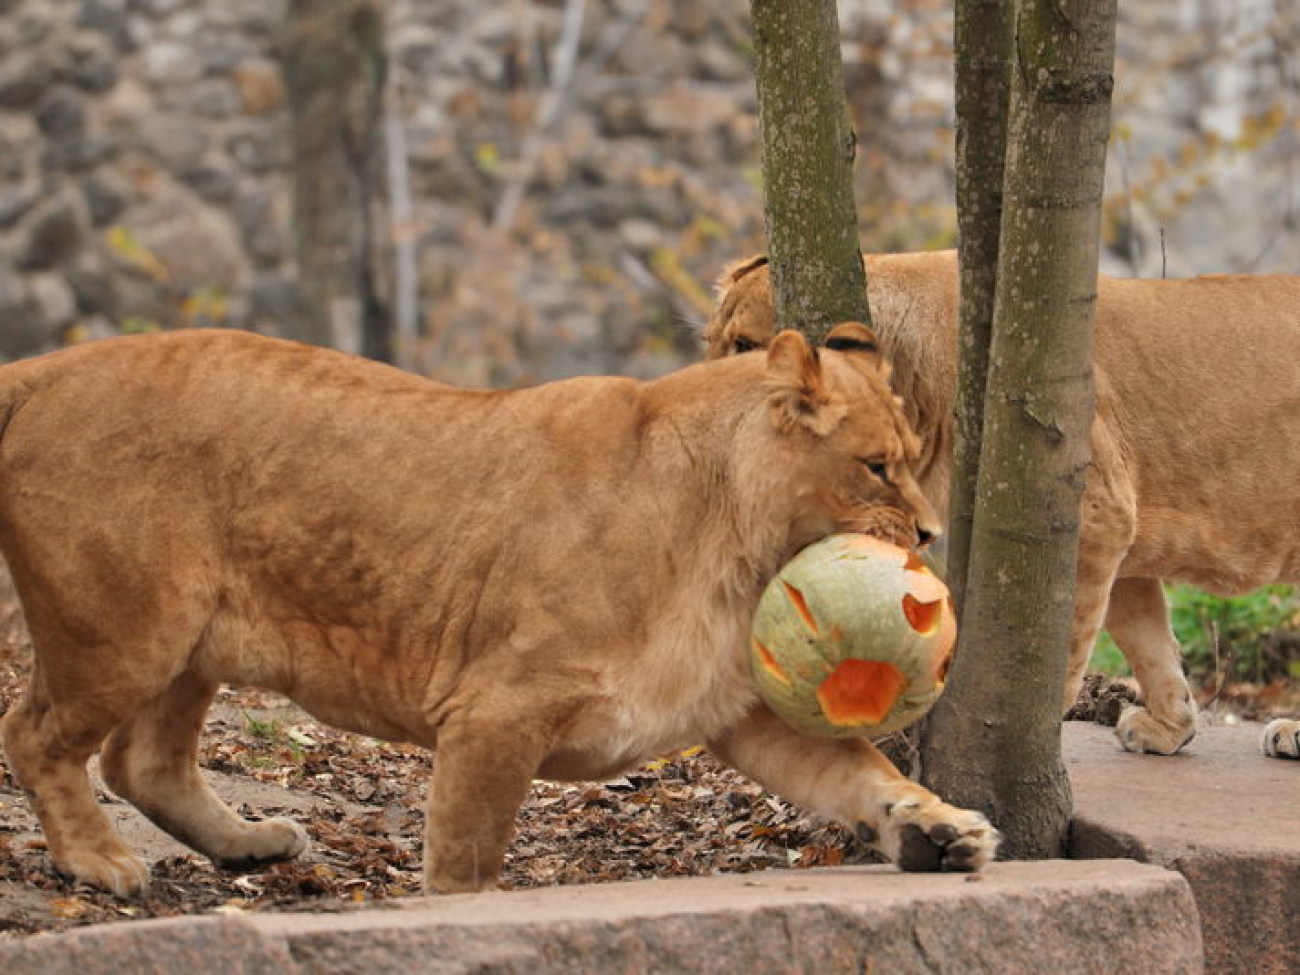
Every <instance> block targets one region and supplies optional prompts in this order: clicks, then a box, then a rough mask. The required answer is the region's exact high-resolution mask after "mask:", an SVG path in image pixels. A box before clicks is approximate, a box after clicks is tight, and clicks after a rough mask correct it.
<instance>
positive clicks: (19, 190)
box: [0, 187, 41, 230]
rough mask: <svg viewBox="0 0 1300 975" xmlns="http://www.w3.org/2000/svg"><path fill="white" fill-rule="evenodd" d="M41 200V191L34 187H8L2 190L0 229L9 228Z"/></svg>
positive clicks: (0, 196) (0, 194) (0, 193)
mask: <svg viewBox="0 0 1300 975" xmlns="http://www.w3.org/2000/svg"><path fill="white" fill-rule="evenodd" d="M40 201H41V191H40V190H39V189H34V188H32V187H16V188H15V187H6V188H5V189H4V190H0V230H8V229H9V228H10V227H12V226H13V225H14V224H16V223H17V222H18V221H19V220H21V219H22V218H23V217H24V216H26V215H27V214H28V213H29V212H30V211H31V209H32V207H34V206H36V204H37V203H39V202H40Z"/></svg>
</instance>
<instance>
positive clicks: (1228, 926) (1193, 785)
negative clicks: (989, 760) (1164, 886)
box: [1062, 722, 1300, 975]
mask: <svg viewBox="0 0 1300 975" xmlns="http://www.w3.org/2000/svg"><path fill="white" fill-rule="evenodd" d="M1261 733H1262V726H1261V725H1259V724H1256V723H1253V722H1246V723H1243V724H1239V725H1233V726H1220V727H1209V728H1203V729H1202V730H1200V731H1199V732H1198V733H1197V735H1196V737H1195V738H1194V739H1192V741H1191V743H1190V744H1189V745H1188V746H1187V747H1186V748H1185V749H1184V750H1183V751H1182V752H1181V753H1179V754H1178V755H1175V756H1172V757H1167V756H1161V755H1136V754H1132V753H1130V752H1124V751H1120V750H1119V746H1118V745H1117V744H1116V743H1115V739H1114V736H1113V735H1112V734H1111V733H1110V731H1109V729H1106V728H1101V727H1098V726H1097V725H1087V724H1079V723H1074V722H1072V723H1069V724H1067V725H1066V726H1065V737H1064V740H1063V748H1062V751H1063V754H1064V757H1065V763H1066V767H1067V769H1069V772H1070V783H1071V785H1072V787H1073V789H1074V815H1075V821H1074V826H1073V829H1072V831H1071V850H1070V855H1071V856H1072V857H1077V858H1086V857H1129V858H1132V859H1134V860H1138V861H1140V862H1143V863H1152V864H1158V865H1160V866H1164V867H1168V868H1169V869H1171V870H1177V871H1178V872H1179V873H1181V874H1182V875H1183V876H1184V877H1186V878H1187V880H1188V882H1189V883H1190V884H1191V887H1192V893H1193V894H1194V895H1195V897H1196V905H1197V908H1198V912H1199V915H1200V919H1201V934H1202V938H1203V940H1204V944H1205V970H1206V971H1207V972H1213V973H1214V975H1297V973H1300V924H1298V923H1297V921H1296V912H1297V906H1298V905H1300V762H1296V761H1285V760H1279V759H1276V758H1265V757H1264V756H1263V755H1262V754H1261V753H1260V750H1259V739H1260V735H1261ZM1136 970H1137V969H1135V971H1136Z"/></svg>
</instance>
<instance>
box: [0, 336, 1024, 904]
mask: <svg viewBox="0 0 1300 975" xmlns="http://www.w3.org/2000/svg"><path fill="white" fill-rule="evenodd" d="M829 344H830V348H828V349H823V350H821V351H820V354H818V353H815V352H814V351H813V350H812V349H810V348H809V347H808V346H807V344H806V343H805V342H804V340H803V338H802V337H800V336H799V335H798V334H796V333H793V332H791V333H788V334H784V335H778V336H776V337H775V338H774V339H773V341H772V344H771V349H770V351H768V352H767V353H766V355H764V356H746V357H743V358H734V359H728V360H726V361H722V362H713V363H705V364H701V365H697V366H693V367H690V368H687V369H683V370H681V371H679V372H676V373H673V374H671V375H668V376H666V377H665V378H663V379H660V380H658V381H655V382H648V383H642V382H636V381H633V380H630V379H617V378H586V379H574V380H570V381H566V382H557V383H552V384H549V385H544V386H539V387H537V388H534V389H525V390H518V391H512V392H500V391H487V390H466V389H456V388H451V387H447V386H443V385H439V384H437V383H434V382H431V381H428V380H425V379H422V378H419V377H416V376H413V375H409V374H406V373H403V372H400V371H398V370H395V369H391V368H388V367H386V366H382V365H378V364H376V363H373V362H369V361H366V360H363V359H359V358H355V357H350V356H345V355H342V354H339V353H336V352H331V351H325V350H321V349H317V348H311V347H308V346H303V345H297V344H293V343H289V342H282V341H277V340H272V339H267V338H260V337H256V336H253V335H249V334H245V333H239V332H220V331H190V332H175V333H167V334H161V335H155V336H148V337H131V338H120V339H109V340H106V341H103V342H97V343H90V344H87V345H83V346H77V347H74V348H70V349H67V350H64V351H60V352H57V353H54V354H51V355H49V356H45V357H42V358H39V359H35V360H29V361H26V362H20V363H16V364H13V365H7V366H4V367H0V430H2V432H0V550H3V554H4V557H5V558H6V559H7V560H8V562H9V566H10V569H11V571H12V573H13V577H14V581H15V584H16V586H17V589H18V593H19V595H20V598H21V599H22V603H23V606H24V609H25V610H26V614H27V621H28V624H29V627H30V629H31V635H32V641H33V644H34V647H35V653H36V660H35V669H34V672H33V675H32V681H31V688H30V691H29V694H28V697H27V698H26V699H25V700H24V701H23V702H22V703H21V704H20V705H19V706H18V707H17V708H15V709H14V710H13V712H12V713H10V714H9V715H8V716H7V717H6V718H5V720H4V724H3V739H4V747H5V751H6V753H7V756H8V761H9V765H10V768H11V770H12V771H13V773H14V775H15V777H16V778H17V779H18V780H19V781H20V782H21V783H22V784H23V786H24V787H25V788H26V789H27V790H28V792H29V794H30V795H31V796H32V798H33V801H34V806H35V809H36V811H37V813H38V814H39V816H40V820H41V824H42V827H43V829H44V831H45V835H46V838H47V840H48V842H49V849H50V854H51V856H52V858H53V860H54V863H55V865H56V866H57V868H58V869H59V870H60V871H62V872H63V873H65V874H68V875H71V876H72V877H74V878H75V879H77V880H79V881H84V882H87V883H90V884H94V885H96V886H99V887H104V888H108V889H110V890H113V891H116V892H117V893H119V894H127V893H130V892H132V891H135V890H138V889H140V888H141V887H142V885H144V884H145V882H146V879H147V875H148V871H147V869H146V867H145V865H144V864H143V863H142V862H141V861H140V860H139V859H137V858H136V857H135V856H134V855H133V854H132V853H131V852H130V850H128V849H127V848H126V846H125V845H124V844H123V842H122V840H121V839H120V838H119V837H118V835H117V834H116V833H115V832H114V830H113V829H112V827H111V826H110V824H109V822H108V820H107V819H106V818H105V816H104V814H103V813H102V812H101V810H100V809H99V807H98V806H97V805H96V803H95V799H94V795H93V793H92V792H91V789H90V786H89V784H88V780H87V776H86V769H85V765H86V761H87V759H88V758H89V757H90V756H91V755H92V753H94V752H95V751H96V750H97V749H99V748H100V745H101V743H103V752H102V757H101V767H102V770H103V774H104V778H105V780H106V781H107V783H108V784H109V786H110V787H111V788H112V789H113V791H115V792H116V793H118V794H119V795H121V796H122V797H124V798H126V799H128V800H130V801H131V802H132V803H134V804H135V805H136V806H137V807H139V808H140V810H141V811H143V812H144V813H145V814H146V815H147V816H148V817H149V818H150V819H152V820H153V821H154V822H155V823H157V824H158V825H159V826H161V827H162V828H163V829H165V830H167V831H168V832H169V833H171V834H172V835H173V836H175V837H177V838H178V839H180V840H182V841H183V842H185V843H187V844H189V845H190V846H192V847H193V848H194V849H196V850H198V851H200V852H202V853H204V854H206V855H207V856H209V857H211V858H212V859H213V860H214V861H217V862H218V863H221V864H226V865H238V864H247V863H251V862H258V861H267V860H273V859H279V858H285V857H292V856H294V855H296V854H298V853H300V852H301V851H302V850H303V849H304V847H305V845H306V842H307V840H306V836H305V834H304V833H303V831H302V829H301V828H299V827H298V826H297V825H295V824H294V823H292V822H290V821H287V820H284V819H271V820H267V821H265V822H246V821H245V820H243V819H241V818H240V817H238V816H236V815H235V814H234V813H233V812H232V811H231V810H230V809H228V808H227V807H226V806H225V805H224V804H223V803H222V802H221V801H220V800H219V799H218V798H217V797H216V795H215V794H214V793H213V792H212V791H211V790H210V789H209V788H208V786H207V785H205V784H204V782H203V780H202V778H201V776H200V773H199V770H198V767H197V765H196V751H197V742H198V737H199V732H200V728H201V725H202V722H203V715H204V712H205V711H206V709H207V706H208V704H209V702H210V700H211V698H212V696H213V693H214V692H215V690H216V688H217V685H218V682H222V681H224V682H230V683H233V684H240V685H256V686H259V687H265V688H271V689H274V690H276V691H279V692H282V693H284V694H286V695H287V696H288V697H290V698H292V699H293V700H294V701H296V702H298V703H299V704H300V705H302V706H303V707H304V708H306V709H307V710H308V711H310V712H311V713H312V714H314V715H316V716H317V717H319V718H320V719H321V720H322V721H325V722H328V723H331V724H334V725H338V726H339V727H342V728H346V729H350V730H352V731H355V732H359V733H362V734H366V735H372V736H375V737H380V738H387V739H399V740H405V741H411V742H417V743H420V744H423V745H426V746H428V747H431V748H432V747H435V746H436V748H437V762H436V767H435V770H434V773H433V781H432V786H431V793H430V797H429V800H428V809H427V813H428V815H427V832H426V841H425V866H424V880H425V885H426V887H427V888H428V889H430V890H435V891H471V890H479V889H482V888H485V887H489V886H491V885H492V884H493V883H494V882H495V880H496V878H497V876H498V872H499V869H500V866H501V861H502V857H503V854H504V850H505V847H506V845H507V842H508V840H509V836H510V832H511V826H512V822H513V819H514V815H515V812H516V809H517V808H518V806H519V804H520V803H521V802H522V800H523V799H524V797H525V795H526V793H527V791H528V787H529V782H530V780H531V779H532V778H533V777H534V776H539V775H540V776H546V777H559V778H574V777H576V778H601V777H605V776H608V775H611V774H613V773H614V772H615V771H616V770H618V769H621V768H623V767H625V766H628V765H630V764H633V763H637V762H640V761H642V760H644V759H646V758H647V757H652V756H655V755H660V754H663V753H665V752H667V751H669V750H672V749H674V748H678V747H682V746H686V745H690V744H692V743H698V742H700V741H704V742H707V743H708V744H709V745H710V746H711V747H712V748H713V749H714V750H715V751H716V752H717V753H718V754H719V755H720V756H722V757H723V758H724V759H725V760H727V761H728V762H730V763H731V764H733V765H734V766H735V767H736V768H737V769H740V770H742V771H744V772H746V773H748V774H750V775H752V776H753V777H755V778H756V779H758V780H759V781H760V782H762V783H764V784H766V785H767V787H769V788H770V789H772V790H774V791H776V792H778V793H780V794H782V795H784V796H786V797H788V798H789V799H791V800H793V801H795V802H798V803H800V804H802V805H804V806H806V807H807V808H809V809H810V810H814V811H817V812H820V813H822V814H824V815H827V816H830V817H834V818H836V819H839V820H842V821H843V822H846V823H849V824H852V825H853V826H855V827H857V829H858V831H859V832H860V833H862V834H864V835H866V836H867V837H869V838H874V842H875V843H876V845H877V846H878V847H879V849H880V850H881V851H882V852H884V853H885V854H886V855H887V856H889V857H890V858H892V859H894V860H896V861H897V862H898V863H899V864H900V865H901V866H902V867H903V868H904V869H907V870H932V869H957V870H974V869H978V868H979V867H981V866H982V865H983V864H985V863H986V862H987V861H988V860H989V859H990V858H991V857H992V856H993V854H994V852H995V849H996V846H997V842H998V836H997V833H996V831H995V830H993V829H992V828H991V827H990V826H989V824H988V822H987V821H986V820H985V819H984V817H983V816H981V815H980V814H978V813H975V812H968V811H965V810H961V809H956V808H954V807H952V806H949V805H946V804H945V803H943V802H941V801H939V799H937V798H936V797H935V796H934V795H932V794H931V793H929V792H927V791H926V790H925V789H923V788H921V787H919V786H917V785H915V784H913V783H911V782H909V781H907V780H906V779H905V778H903V777H902V776H901V775H900V774H899V773H898V772H897V771H896V770H895V769H894V768H893V767H892V766H891V765H890V764H889V763H888V762H887V761H886V760H885V759H884V758H883V757H882V756H881V755H880V753H879V752H878V751H876V749H875V748H873V747H872V746H871V745H870V744H868V743H866V742H865V741H857V740H853V741H837V740H829V739H827V740H815V739H811V738H806V737H803V736H801V735H799V734H798V733H796V732H794V731H793V730H791V729H790V728H788V727H787V726H786V725H784V724H783V723H782V722H780V721H778V720H777V719H776V718H775V717H774V716H773V715H772V714H771V713H770V712H769V711H768V710H767V709H766V708H765V707H764V706H763V705H762V704H761V703H760V701H759V699H758V697H757V693H756V689H755V684H754V682H753V680H752V678H751V676H750V674H749V672H748V663H747V661H748V656H747V637H748V630H749V625H750V619H751V616H752V614H753V612H754V609H755V606H756V605H757V602H758V599H759V596H760V594H761V592H762V590H763V587H764V585H765V584H766V583H767V581H768V580H769V579H770V578H771V576H772V575H773V574H774V573H775V571H776V569H777V568H778V567H779V566H780V565H781V564H782V563H783V562H784V561H785V560H786V559H787V558H788V557H790V556H791V555H793V554H794V552H795V551H797V550H798V549H799V548H801V547H802V546H804V545H806V544H808V543H809V542H811V541H813V540H815V539H818V538H821V537H823V536H825V535H827V534H830V533H833V532H840V531H868V532H872V533H877V534H881V535H884V536H885V537H888V538H892V539H894V540H896V541H899V542H902V543H908V544H915V543H916V542H917V541H918V538H922V539H923V538H924V536H925V535H927V534H928V533H930V532H932V531H935V530H937V527H938V526H937V518H936V515H935V513H934V510H933V509H932V508H931V507H930V505H929V504H928V503H927V502H926V500H925V498H924V497H923V496H922V494H921V492H920V489H919V488H918V487H917V485H916V482H915V480H914V479H913V475H912V472H911V466H912V464H913V462H914V461H915V460H916V458H917V451H918V449H919V445H918V442H917V440H916V438H915V436H914V435H913V434H912V432H911V430H910V429H909V428H908V426H907V423H906V421H905V420H904V419H903V416H902V413H901V412H900V411H899V409H898V407H897V405H896V404H895V402H894V400H893V398H892V395H891V393H890V391H889V387H888V378H887V368H886V366H885V365H884V364H883V363H882V362H881V360H880V358H879V356H878V354H877V353H876V351H875V345H874V342H873V339H872V336H871V334H870V332H868V331H867V330H866V329H864V328H863V327H862V326H860V325H854V324H846V325H843V326H840V327H839V328H838V329H837V330H836V331H835V332H834V334H833V335H832V336H831V339H830V343H829ZM105 739H107V740H106V741H105Z"/></svg>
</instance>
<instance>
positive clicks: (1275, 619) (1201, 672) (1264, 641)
mask: <svg viewBox="0 0 1300 975" xmlns="http://www.w3.org/2000/svg"><path fill="white" fill-rule="evenodd" d="M1165 595H1166V596H1167V597H1168V599H1169V608H1170V619H1171V622H1172V623H1173V628H1174V636H1176V637H1177V638H1178V642H1179V643H1180V644H1181V645H1182V648H1183V660H1184V662H1185V664H1186V666H1187V671H1188V673H1189V674H1190V675H1191V676H1192V678H1193V681H1196V680H1198V679H1200V678H1204V677H1205V676H1207V675H1209V674H1214V673H1219V672H1222V673H1223V674H1224V676H1225V678H1226V679H1228V680H1246V681H1254V682H1256V683H1267V682H1269V681H1271V680H1273V679H1275V678H1277V677H1287V676H1289V677H1292V678H1296V679H1300V596H1297V594H1296V592H1295V590H1294V589H1293V588H1292V587H1291V586H1284V585H1274V586H1266V587H1264V588H1263V589H1259V590H1256V591H1255V592H1252V593H1250V594H1248V595H1245V596H1237V597H1234V598H1231V599H1225V598H1223V597H1221V596H1213V595H1211V594H1210V593H1207V592H1205V591H1203V590H1201V589H1197V588H1196V587H1195V586H1188V585H1184V584H1181V583H1180V584H1177V585H1170V586H1166V587H1165ZM1090 669H1092V670H1099V671H1101V672H1102V673H1104V674H1110V675H1112V676H1117V677H1119V676H1126V675H1127V674H1129V673H1130V670H1129V667H1128V663H1127V662H1126V661H1125V660H1124V656H1123V654H1121V653H1120V651H1119V648H1118V647H1116V646H1115V643H1114V641H1113V640H1111V638H1110V635H1109V634H1107V633H1104V632H1103V633H1102V634H1101V636H1100V637H1098V639H1097V645H1096V646H1095V647H1094V648H1093V653H1092V660H1091V663H1090Z"/></svg>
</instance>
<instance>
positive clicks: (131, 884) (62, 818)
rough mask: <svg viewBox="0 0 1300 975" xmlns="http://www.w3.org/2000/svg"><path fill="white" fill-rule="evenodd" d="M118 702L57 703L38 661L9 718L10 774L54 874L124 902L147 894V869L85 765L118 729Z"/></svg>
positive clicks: (77, 700)
mask: <svg viewBox="0 0 1300 975" xmlns="http://www.w3.org/2000/svg"><path fill="white" fill-rule="evenodd" d="M120 702H121V699H120V698H117V699H116V700H114V701H113V702H112V704H109V703H107V702H106V700H105V698H102V697H101V698H98V699H97V698H95V697H91V696H88V695H87V696H85V697H77V696H72V697H71V698H67V699H65V698H60V699H57V700H55V699H51V696H50V695H49V693H48V690H47V687H46V680H45V677H44V674H43V672H42V669H41V666H40V660H39V657H38V659H37V665H36V670H35V672H34V673H33V675H32V686H31V690H30V691H29V692H28V696H27V698H26V699H25V700H24V701H23V702H22V703H21V704H19V705H18V706H17V707H15V708H14V709H13V710H12V711H10V712H9V714H8V715H7V716H6V717H5V719H4V722H3V739H4V750H5V756H6V758H7V760H8V762H9V768H10V771H11V772H12V773H13V775H14V777H15V778H16V779H17V780H18V782H19V784H20V785H22V786H23V788H24V789H25V790H26V791H27V793H28V795H29V796H31V799H32V805H33V807H34V809H35V811H36V815H37V817H38V818H39V819H40V821H41V828H42V830H43V831H44V833H45V840H46V843H47V844H48V847H49V851H50V857H51V859H52V860H53V861H54V866H55V869H56V870H58V872H59V873H61V874H64V875H65V876H69V877H71V878H72V879H73V880H76V881H78V882H81V883H87V884H90V885H92V886H95V887H99V888H102V889H104V890H111V891H113V892H114V893H116V894H118V895H119V896H126V895H128V894H133V893H136V892H137V891H139V890H140V889H142V888H143V887H144V886H145V884H146V883H147V882H148V879H149V868H148V867H147V866H146V865H145V863H144V861H143V860H141V859H140V858H139V857H137V856H136V855H135V854H134V853H132V852H131V850H130V849H129V848H128V847H127V846H126V844H125V843H124V842H123V841H122V839H121V837H120V836H118V834H117V831H116V830H115V829H114V828H113V824H112V823H111V822H109V819H108V817H107V816H106V815H105V814H104V811H103V810H102V809H101V808H100V806H99V803H98V802H96V800H95V793H94V791H93V790H92V789H91V786H90V779H89V777H88V775H87V773H86V762H87V761H88V760H89V759H90V756H91V755H93V754H94V753H95V751H96V750H97V749H98V748H99V745H100V743H101V742H102V741H103V740H104V736H105V735H106V734H107V733H108V731H109V729H111V728H112V727H113V726H114V725H115V724H117V722H118V720H119V717H120V715H121V711H120V710H118V709H117V707H116V706H119V705H120Z"/></svg>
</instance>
